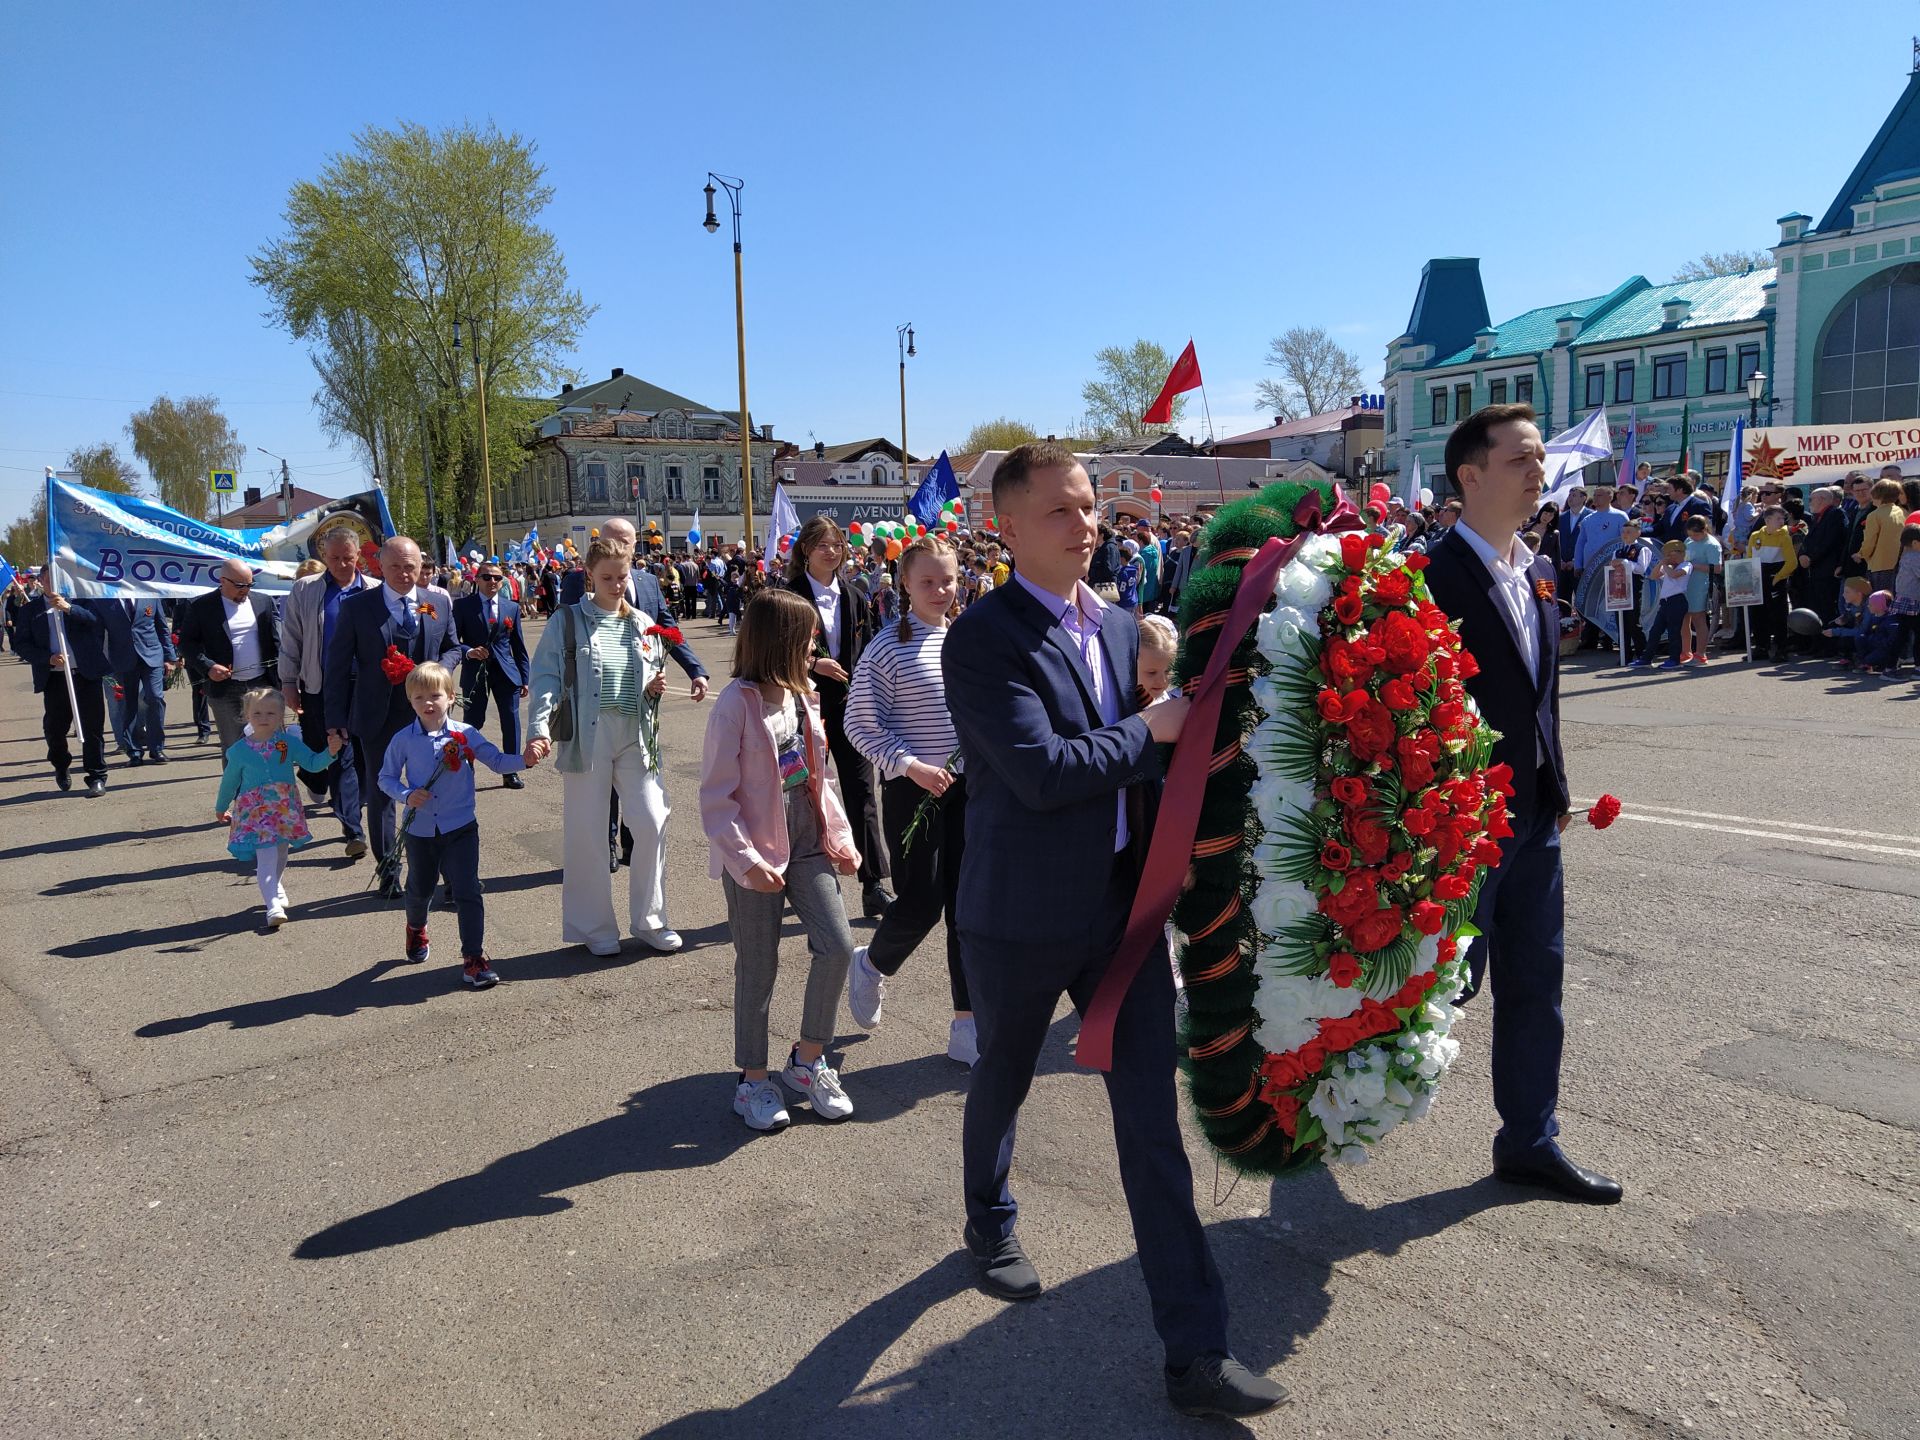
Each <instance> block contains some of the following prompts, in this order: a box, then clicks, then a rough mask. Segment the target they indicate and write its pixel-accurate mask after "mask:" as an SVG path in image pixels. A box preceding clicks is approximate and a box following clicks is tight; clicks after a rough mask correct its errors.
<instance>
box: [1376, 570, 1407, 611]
mask: <svg viewBox="0 0 1920 1440" xmlns="http://www.w3.org/2000/svg"><path fill="white" fill-rule="evenodd" d="M1412 596H1413V577H1412V576H1411V575H1409V574H1407V572H1406V571H1404V570H1399V569H1395V570H1389V571H1387V573H1386V574H1384V575H1382V576H1381V577H1380V578H1379V579H1378V580H1376V581H1374V582H1373V598H1374V600H1375V601H1376V602H1377V603H1379V604H1381V605H1388V606H1399V605H1404V604H1406V603H1407V601H1408V600H1409V599H1410V598H1412Z"/></svg>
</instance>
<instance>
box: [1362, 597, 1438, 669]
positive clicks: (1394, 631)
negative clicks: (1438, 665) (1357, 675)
mask: <svg viewBox="0 0 1920 1440" xmlns="http://www.w3.org/2000/svg"><path fill="white" fill-rule="evenodd" d="M1373 639H1374V641H1375V642H1376V643H1377V644H1378V645H1379V646H1380V648H1381V649H1382V650H1384V651H1386V665H1387V668H1388V669H1389V670H1391V671H1393V673H1394V674H1396V675H1411V674H1412V673H1413V672H1414V671H1416V670H1420V669H1424V668H1425V666H1426V663H1427V656H1428V655H1430V654H1431V653H1432V651H1433V647H1432V645H1431V644H1430V643H1429V642H1428V640H1427V632H1426V631H1424V630H1422V629H1421V628H1420V622H1419V621H1418V620H1415V619H1414V618H1413V617H1412V616H1411V615H1408V614H1405V613H1403V612H1401V611H1399V610H1393V611H1389V612H1388V613H1387V614H1385V615H1382V616H1381V617H1380V620H1379V623H1378V624H1376V625H1375V626H1374V627H1373Z"/></svg>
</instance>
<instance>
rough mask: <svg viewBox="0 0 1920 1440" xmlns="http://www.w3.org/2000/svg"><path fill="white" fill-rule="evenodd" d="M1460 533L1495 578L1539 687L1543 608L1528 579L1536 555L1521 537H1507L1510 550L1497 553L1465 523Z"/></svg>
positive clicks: (1459, 528)
mask: <svg viewBox="0 0 1920 1440" xmlns="http://www.w3.org/2000/svg"><path fill="white" fill-rule="evenodd" d="M1454 528H1455V529H1456V530H1458V531H1459V532H1460V538H1461V539H1462V540H1464V541H1466V542H1467V544H1469V545H1471V546H1472V547H1473V553H1474V554H1476V555H1478V556H1479V557H1480V563H1481V564H1482V565H1485V566H1486V567H1487V573H1488V574H1489V575H1491V576H1492V577H1493V584H1494V590H1495V592H1496V594H1497V595H1498V596H1499V599H1500V603H1501V604H1502V605H1503V606H1505V607H1506V611H1507V616H1508V618H1509V619H1511V620H1512V621H1513V628H1514V631H1515V633H1517V634H1518V635H1519V636H1520V638H1521V640H1522V641H1523V644H1522V645H1521V649H1522V650H1523V651H1525V652H1526V653H1525V656H1524V658H1525V660H1526V662H1527V674H1528V675H1529V676H1530V677H1531V678H1532V679H1533V680H1534V682H1535V683H1536V684H1537V683H1538V682H1539V679H1540V607H1539V606H1537V605H1535V604H1534V603H1533V582H1532V581H1531V580H1529V579H1528V578H1527V567H1528V566H1530V565H1531V564H1533V552H1532V551H1531V550H1529V549H1527V547H1526V546H1525V545H1524V544H1522V543H1521V541H1520V537H1519V536H1518V535H1513V536H1510V537H1508V548H1507V550H1506V552H1505V553H1504V554H1503V553H1501V552H1499V551H1496V550H1495V549H1494V548H1493V546H1492V545H1490V544H1489V543H1488V542H1487V539H1486V537H1485V536H1484V535H1482V534H1481V533H1480V532H1479V531H1477V530H1475V529H1474V528H1473V527H1472V526H1471V525H1469V524H1467V522H1466V521H1465V520H1461V521H1459V522H1457V523H1456V524H1455V526H1454Z"/></svg>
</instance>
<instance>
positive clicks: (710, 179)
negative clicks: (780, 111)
mask: <svg viewBox="0 0 1920 1440" xmlns="http://www.w3.org/2000/svg"><path fill="white" fill-rule="evenodd" d="M746 183H747V182H746V181H744V180H740V179H736V178H735V177H733V176H731V175H719V174H716V173H715V172H713V171H711V170H709V171H708V172H707V185H706V194H707V218H706V219H704V220H702V221H701V222H700V223H701V225H702V226H704V227H705V229H706V232H707V233H708V234H709V235H711V234H713V233H714V231H716V230H718V229H719V228H720V217H719V216H718V215H716V214H714V212H713V197H714V186H715V185H718V186H719V187H720V188H721V189H722V190H725V191H726V192H727V204H728V205H729V207H730V208H731V209H732V211H733V338H734V343H735V345H736V346H737V347H738V349H739V352H740V518H741V521H742V524H743V525H744V527H745V534H744V543H745V546H746V548H747V549H748V550H752V548H753V443H752V442H753V433H752V431H750V430H749V429H748V428H747V297H746V289H745V282H744V280H743V279H742V277H741V271H740V192H741V190H742V189H744V188H745V186H746Z"/></svg>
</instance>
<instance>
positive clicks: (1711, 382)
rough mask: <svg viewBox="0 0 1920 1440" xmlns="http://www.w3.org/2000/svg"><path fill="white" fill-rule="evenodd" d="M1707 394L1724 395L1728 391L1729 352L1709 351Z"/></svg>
mask: <svg viewBox="0 0 1920 1440" xmlns="http://www.w3.org/2000/svg"><path fill="white" fill-rule="evenodd" d="M1706 389H1707V394H1709V395H1724V394H1725V393H1726V389H1727V352H1726V351H1725V350H1724V349H1722V350H1709V351H1707V387H1706Z"/></svg>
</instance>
